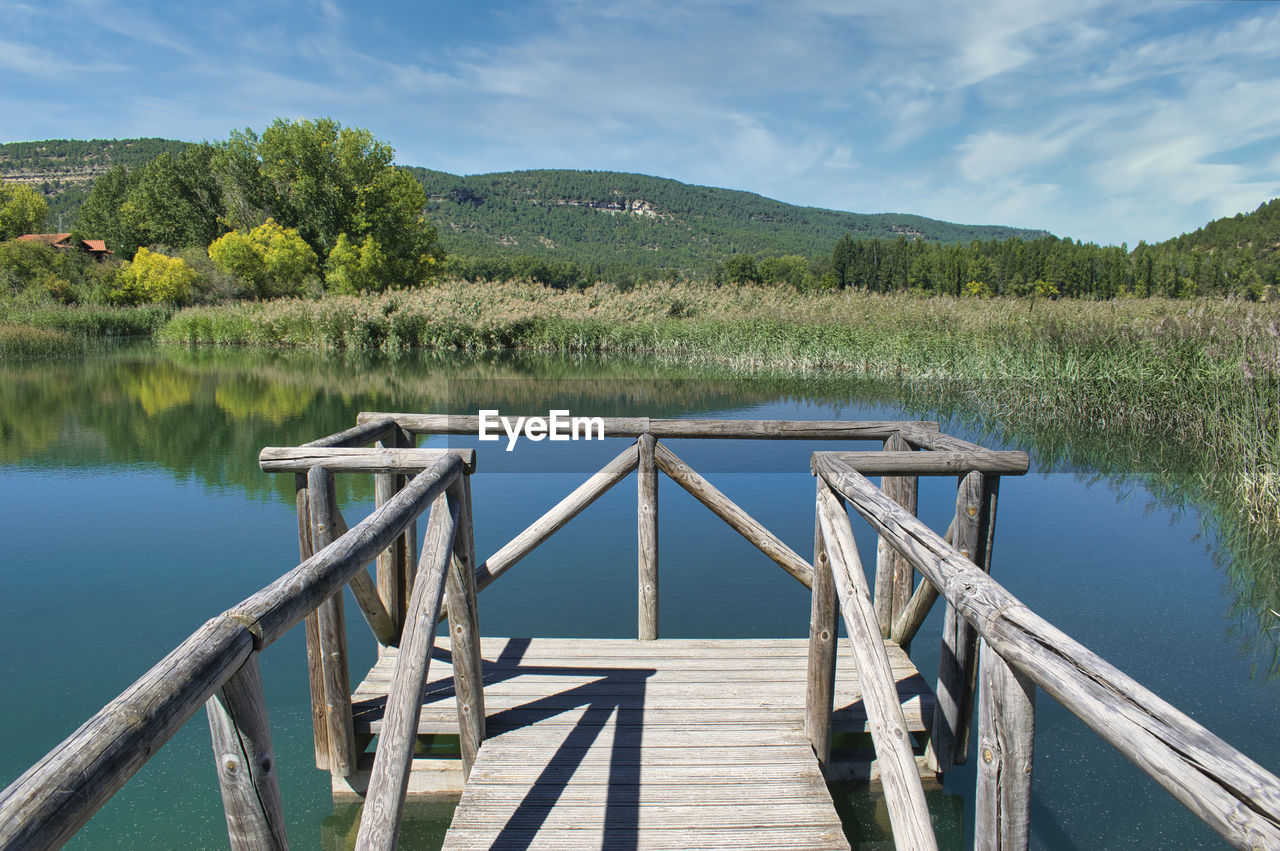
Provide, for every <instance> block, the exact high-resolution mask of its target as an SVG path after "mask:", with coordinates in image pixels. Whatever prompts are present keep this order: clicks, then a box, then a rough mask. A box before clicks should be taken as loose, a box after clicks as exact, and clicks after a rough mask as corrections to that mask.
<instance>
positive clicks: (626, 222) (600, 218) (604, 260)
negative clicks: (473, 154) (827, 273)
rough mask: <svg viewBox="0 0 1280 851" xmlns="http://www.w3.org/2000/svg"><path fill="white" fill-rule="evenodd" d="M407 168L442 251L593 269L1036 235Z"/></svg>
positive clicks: (597, 178)
mask: <svg viewBox="0 0 1280 851" xmlns="http://www.w3.org/2000/svg"><path fill="white" fill-rule="evenodd" d="M410 171H411V172H412V173H413V174H414V176H416V177H417V178H418V179H419V180H420V181H421V182H422V185H423V187H424V188H425V189H426V191H427V199H428V206H427V215H428V217H429V218H431V220H432V221H433V222H435V224H436V226H437V227H438V228H439V229H440V242H441V245H442V246H443V247H444V249H445V250H446V251H447V252H450V253H453V254H461V255H465V256H469V257H492V256H494V255H506V256H524V255H532V256H534V257H538V258H542V259H544V260H567V261H572V262H573V263H575V264H578V265H581V266H585V267H587V268H588V269H590V270H592V271H593V272H594V273H595V274H596V275H603V276H605V277H613V276H615V275H611V273H617V272H626V271H638V272H643V273H647V274H649V275H653V274H661V273H664V272H668V273H679V274H683V275H690V274H692V275H696V276H710V275H712V274H714V273H715V271H716V269H717V268H718V266H719V265H720V264H721V263H723V262H724V260H725V259H726V258H728V257H731V256H733V255H735V254H751V255H759V256H778V255H788V254H791V255H801V256H805V257H820V256H825V255H828V254H829V253H830V252H831V246H832V244H833V243H834V242H835V241H836V240H837V239H838V238H839V237H840V236H841V235H842V234H845V233H851V234H853V236H854V237H855V238H858V239H865V238H873V237H879V238H889V239H892V238H896V237H898V236H905V237H907V238H908V239H910V240H917V239H918V240H925V241H930V242H940V243H943V244H954V243H967V242H969V241H971V240H974V239H1006V238H1009V237H1013V236H1020V237H1023V238H1032V239H1033V238H1035V237H1038V236H1044V235H1046V234H1045V232H1044V231H1033V230H1027V229H1022V228H1013V227H1002V226H994V225H958V224H952V223H949V222H941V221H937V220H935V219H928V218H925V217H923V216H914V215H909V214H905V213H878V214H871V215H868V214H861V213H846V212H840V211H837V210H824V209H820V208H817V207H797V206H794V205H791V204H784V203H782V202H781V201H774V200H772V199H769V198H765V197H762V196H760V195H756V194H754V193H751V192H739V191H735V190H731V189H715V188H711V187H706V186H690V185H688V184H685V183H680V182H679V181H675V180H667V179H665V178H659V177H649V176H646V175H641V174H623V173H619V172H605V171H555V170H542V171H515V172H503V173H499V174H479V175H472V176H470V177H459V176H457V175H453V174H446V173H444V172H439V171H431V170H428V169H421V168H411V169H410ZM851 203H853V202H852V201H851Z"/></svg>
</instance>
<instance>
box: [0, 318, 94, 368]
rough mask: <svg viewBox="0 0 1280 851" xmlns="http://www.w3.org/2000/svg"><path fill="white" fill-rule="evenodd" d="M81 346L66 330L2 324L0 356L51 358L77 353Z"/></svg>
mask: <svg viewBox="0 0 1280 851" xmlns="http://www.w3.org/2000/svg"><path fill="white" fill-rule="evenodd" d="M79 351H80V346H79V345H78V344H77V342H76V340H75V339H73V338H72V336H71V335H70V334H68V333H66V332H65V331H55V330H52V329H49V328H33V327H31V326H30V325H9V324H0V358H4V359H10V358H12V359H15V360H16V359H20V358H22V359H25V358H51V357H65V356H67V355H73V354H77V353H78V352H79Z"/></svg>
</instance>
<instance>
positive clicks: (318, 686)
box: [294, 473, 329, 771]
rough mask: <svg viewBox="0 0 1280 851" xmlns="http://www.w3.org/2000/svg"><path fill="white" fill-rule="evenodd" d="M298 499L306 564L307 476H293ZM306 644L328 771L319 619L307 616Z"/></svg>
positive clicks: (323, 765) (321, 764)
mask: <svg viewBox="0 0 1280 851" xmlns="http://www.w3.org/2000/svg"><path fill="white" fill-rule="evenodd" d="M294 485H295V487H296V488H297V491H298V493H297V500H298V556H299V558H300V559H301V560H302V561H306V560H307V559H309V558H311V556H313V555H315V548H314V547H313V546H312V545H311V500H310V499H309V497H308V496H307V477H306V476H305V475H303V474H301V473H299V474H297V475H296V476H294ZM303 629H304V631H305V633H306V641H307V683H308V684H309V685H310V686H311V734H312V739H313V740H314V742H315V750H316V768H319V769H321V770H325V771H327V770H328V768H329V728H328V722H326V721H325V710H324V663H323V662H322V661H321V656H322V654H321V651H320V618H319V616H318V615H317V614H316V613H315V612H311V613H309V614H308V615H307V617H306V620H305V622H304V627H303Z"/></svg>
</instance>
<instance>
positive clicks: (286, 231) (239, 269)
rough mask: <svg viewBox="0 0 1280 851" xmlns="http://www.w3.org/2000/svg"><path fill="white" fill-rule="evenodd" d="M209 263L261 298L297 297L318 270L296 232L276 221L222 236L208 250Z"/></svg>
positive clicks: (309, 250)
mask: <svg viewBox="0 0 1280 851" xmlns="http://www.w3.org/2000/svg"><path fill="white" fill-rule="evenodd" d="M335 250H336V249H335ZM209 259H211V260H212V261H213V263H214V265H216V266H217V267H218V268H219V269H221V270H222V271H223V272H226V273H227V274H230V275H234V276H235V277H236V278H239V279H240V280H241V281H242V282H243V283H244V284H245V287H246V289H248V290H250V291H251V292H252V293H253V294H254V295H255V296H257V297H258V298H273V297H276V296H285V295H298V294H299V293H301V292H303V291H304V289H305V288H306V284H307V281H308V280H309V279H310V278H312V277H313V276H314V275H315V274H316V267H317V260H316V253H315V252H314V251H312V250H311V246H309V245H307V243H306V242H305V241H303V239H302V237H300V236H299V235H298V232H297V231H296V230H295V229H293V228H283V227H281V226H280V225H278V224H276V222H275V220H274V219H267V221H266V223H265V224H261V225H258V226H257V227H256V228H254V229H253V230H251V231H248V232H245V231H242V230H237V231H232V232H231V233H227V234H224V235H222V236H221V237H219V238H218V239H216V240H215V241H214V242H213V244H212V245H210V246H209Z"/></svg>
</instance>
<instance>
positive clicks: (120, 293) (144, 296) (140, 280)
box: [111, 248, 196, 304]
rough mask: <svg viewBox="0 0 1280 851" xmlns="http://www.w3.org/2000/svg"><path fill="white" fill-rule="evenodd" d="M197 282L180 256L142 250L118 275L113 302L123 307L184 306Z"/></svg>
mask: <svg viewBox="0 0 1280 851" xmlns="http://www.w3.org/2000/svg"><path fill="white" fill-rule="evenodd" d="M195 282H196V273H195V272H194V271H193V270H192V269H191V267H190V266H188V265H187V264H186V263H183V262H182V261H181V260H180V259H178V258H177V257H167V256H165V255H163V254H154V253H152V252H151V251H150V250H149V249H146V248H139V249H138V253H137V254H136V255H134V258H133V261H132V262H131V263H128V264H126V265H125V267H124V268H123V269H121V270H120V272H119V274H117V275H116V284H115V287H114V288H113V289H112V291H111V300H112V301H115V302H119V303H122V304H142V303H144V302H156V301H164V302H172V303H174V304H182V303H183V302H185V301H187V300H188V299H189V298H191V290H192V288H193V287H194V286H195Z"/></svg>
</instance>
